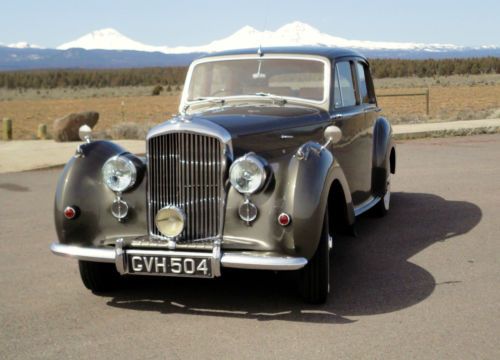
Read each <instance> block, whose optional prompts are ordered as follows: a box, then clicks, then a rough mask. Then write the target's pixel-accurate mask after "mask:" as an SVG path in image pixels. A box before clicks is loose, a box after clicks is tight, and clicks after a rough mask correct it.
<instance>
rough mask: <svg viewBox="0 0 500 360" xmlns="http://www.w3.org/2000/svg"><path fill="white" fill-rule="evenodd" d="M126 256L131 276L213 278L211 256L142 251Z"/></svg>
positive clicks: (132, 252) (127, 253) (129, 252)
mask: <svg viewBox="0 0 500 360" xmlns="http://www.w3.org/2000/svg"><path fill="white" fill-rule="evenodd" d="M126 255H127V273H129V274H150V275H164V276H191V277H213V272H212V257H211V256H209V255H205V254H197V253H181V252H179V253H175V252H165V251H163V252H160V251H158V252H155V253H154V254H153V253H152V252H150V251H141V250H130V251H127V252H126Z"/></svg>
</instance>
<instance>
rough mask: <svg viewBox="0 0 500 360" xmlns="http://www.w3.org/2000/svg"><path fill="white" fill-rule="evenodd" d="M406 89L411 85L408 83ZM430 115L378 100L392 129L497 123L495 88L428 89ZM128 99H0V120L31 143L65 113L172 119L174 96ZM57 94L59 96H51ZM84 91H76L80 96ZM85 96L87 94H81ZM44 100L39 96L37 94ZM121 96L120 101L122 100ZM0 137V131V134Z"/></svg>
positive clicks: (420, 103) (104, 118) (421, 106)
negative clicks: (414, 125)
mask: <svg viewBox="0 0 500 360" xmlns="http://www.w3.org/2000/svg"><path fill="white" fill-rule="evenodd" d="M408 84H409V85H414V83H413V82H410V80H408ZM429 89H430V115H429V116H426V114H425V111H426V110H425V109H426V105H425V96H417V97H415V96H412V97H379V105H380V106H381V107H382V109H383V113H384V115H385V116H387V117H388V118H389V119H390V120H391V121H392V122H393V123H410V122H425V121H452V120H469V119H482V118H498V117H500V84H499V83H496V82H495V83H493V82H492V83H490V84H480V85H475V84H472V85H471V84H467V85H452V86H450V85H445V86H443V85H431V86H430V87H429ZM140 90H141V91H136V92H135V93H134V91H133V89H132V91H131V90H130V88H129V89H124V90H122V91H121V92H120V89H116V90H113V92H112V93H111V94H110V93H109V92H106V93H104V92H103V93H102V94H101V93H99V90H98V89H96V90H95V94H94V95H93V96H92V97H89V96H87V95H82V96H81V97H80V96H79V95H78V93H74V94H73V96H74V97H73V98H68V95H67V94H66V95H65V96H64V98H62V96H61V98H57V95H58V93H57V92H56V93H54V94H49V96H47V95H42V96H38V98H37V97H36V96H23V94H22V93H21V94H17V93H16V96H9V97H7V96H6V95H5V94H0V95H1V96H0V118H4V117H9V118H11V119H12V120H13V137H14V139H33V138H35V136H36V135H35V134H36V129H37V127H38V125H39V124H42V123H44V124H47V125H48V127H49V133H50V131H51V128H52V124H53V122H54V120H55V119H57V118H59V117H62V116H64V115H66V114H69V113H71V112H79V111H90V110H93V111H98V112H99V113H100V119H99V123H98V124H97V126H96V128H95V130H96V131H103V130H109V129H110V128H111V127H113V126H114V125H117V124H120V123H123V122H128V123H136V124H148V125H149V124H156V123H160V122H162V121H164V120H165V119H167V118H168V117H169V116H171V115H172V114H175V113H177V109H178V102H179V93H176V94H173V95H166V94H164V95H162V96H150V95H146V94H145V92H144V91H143V89H140ZM423 90H425V88H422V87H419V88H414V87H406V88H404V87H401V86H400V84H398V87H394V88H390V87H385V86H384V87H382V88H379V89H378V91H377V94H378V95H380V94H395V93H396V94H400V93H413V92H422V91H423ZM53 91H61V90H53ZM83 92H84V91H82V93H83ZM86 92H87V93H88V90H86ZM42 94H45V93H42ZM122 94H123V95H122ZM0 133H1V129H0Z"/></svg>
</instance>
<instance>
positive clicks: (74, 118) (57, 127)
mask: <svg viewBox="0 0 500 360" xmlns="http://www.w3.org/2000/svg"><path fill="white" fill-rule="evenodd" d="M97 120H99V113H98V112H95V111H86V112H82V113H73V114H69V115H66V116H65V117H62V118H60V119H57V120H55V121H54V128H53V133H54V140H55V141H79V140H80V137H79V136H78V130H79V129H80V126H82V125H88V126H90V127H91V128H93V127H94V126H95V124H97Z"/></svg>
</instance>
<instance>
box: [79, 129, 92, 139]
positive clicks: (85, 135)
mask: <svg viewBox="0 0 500 360" xmlns="http://www.w3.org/2000/svg"><path fill="white" fill-rule="evenodd" d="M78 136H79V137H80V140H82V141H85V142H87V143H89V142H91V141H92V128H91V127H90V126H88V125H82V126H80V129H78Z"/></svg>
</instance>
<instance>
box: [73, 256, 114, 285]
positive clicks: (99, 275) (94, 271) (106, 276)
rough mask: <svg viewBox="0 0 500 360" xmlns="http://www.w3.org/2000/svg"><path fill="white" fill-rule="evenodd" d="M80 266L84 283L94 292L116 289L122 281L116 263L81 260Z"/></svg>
mask: <svg viewBox="0 0 500 360" xmlns="http://www.w3.org/2000/svg"><path fill="white" fill-rule="evenodd" d="M78 267H79V269H80V277H81V278H82V281H83V284H84V285H85V287H86V288H87V289H89V290H91V291H92V292H106V291H110V290H114V289H116V288H117V287H118V285H119V283H120V280H121V278H120V274H119V273H118V271H116V268H115V265H114V264H107V263H98V262H91V261H83V260H80V261H78Z"/></svg>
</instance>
